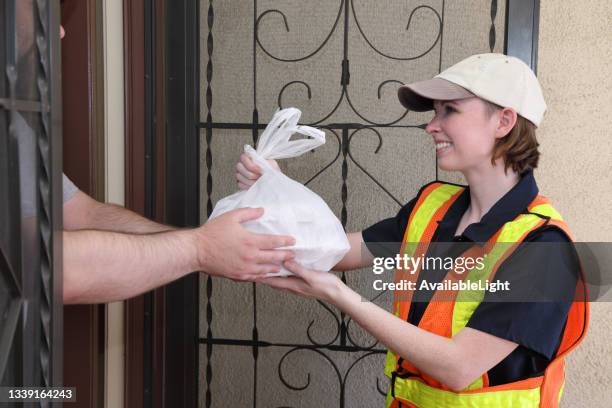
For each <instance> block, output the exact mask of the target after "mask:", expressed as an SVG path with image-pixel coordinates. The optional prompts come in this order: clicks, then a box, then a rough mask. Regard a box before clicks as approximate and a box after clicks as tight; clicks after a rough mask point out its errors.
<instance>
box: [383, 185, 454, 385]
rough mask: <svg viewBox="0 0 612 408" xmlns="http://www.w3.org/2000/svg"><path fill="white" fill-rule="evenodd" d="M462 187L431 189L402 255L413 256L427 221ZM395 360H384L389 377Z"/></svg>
mask: <svg viewBox="0 0 612 408" xmlns="http://www.w3.org/2000/svg"><path fill="white" fill-rule="evenodd" d="M463 188H464V187H459V186H454V185H451V184H440V185H439V186H438V187H436V188H435V189H433V190H432V191H431V192H430V193H429V194H428V196H427V197H425V198H424V200H423V202H422V203H421V204H420V205H419V207H418V208H417V209H416V213H415V214H414V216H413V217H412V222H411V223H410V225H409V226H408V232H407V234H406V240H405V242H404V245H405V246H404V253H405V254H407V255H409V256H413V255H414V251H415V250H416V246H417V244H418V243H419V242H420V240H421V238H422V237H423V233H424V232H425V230H426V229H427V225H428V224H429V221H430V220H431V218H432V217H433V216H434V214H435V213H436V211H438V209H439V208H440V207H442V206H443V205H444V203H446V202H447V201H448V200H450V198H451V197H452V196H453V195H454V194H455V193H457V192H458V191H459V190H462V189H463ZM399 312H400V310H399V303H395V304H394V310H393V313H394V314H395V315H396V316H399ZM396 363H397V358H396V356H395V354H394V353H393V352H392V351H390V350H389V351H388V352H387V357H386V360H385V374H386V375H387V376H389V377H390V376H391V373H392V372H393V371H395V368H396Z"/></svg>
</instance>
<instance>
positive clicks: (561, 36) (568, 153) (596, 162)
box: [537, 0, 612, 408]
mask: <svg viewBox="0 0 612 408" xmlns="http://www.w3.org/2000/svg"><path fill="white" fill-rule="evenodd" d="M611 49H612V8H611V7H610V2H609V1H607V0H588V1H577V0H572V1H543V2H541V11H540V38H539V51H538V52H539V63H538V76H539V78H540V81H541V83H542V86H543V90H544V95H545V96H546V100H547V102H548V112H547V114H546V117H545V119H544V122H543V124H542V126H541V129H540V130H539V140H540V143H541V146H542V153H543V156H542V161H541V165H540V168H539V170H538V171H537V178H538V181H539V184H540V189H541V190H542V191H543V192H545V193H546V194H547V195H549V196H550V197H551V198H552V199H553V200H554V202H555V203H556V206H557V207H558V208H559V210H560V211H562V213H563V215H564V217H565V218H566V219H567V220H568V222H569V223H570V225H571V226H572V228H573V230H574V232H575V233H576V235H577V237H578V239H579V240H580V241H585V242H599V241H602V242H611V241H612V223H611V222H610V219H612V204H610V203H611V202H612V143H611V142H610V128H611V125H612V119H611V115H610V107H611V106H612V79H611V77H610V74H611V72H612V71H611V68H610V67H612V51H611ZM611 315H612V303H593V305H592V316H591V325H590V329H589V333H588V335H587V337H586V340H585V341H584V343H583V344H582V345H581V347H580V348H579V349H578V350H577V351H576V352H575V353H574V354H573V355H572V356H571V358H570V359H569V363H568V365H569V367H568V370H567V378H568V379H567V384H566V394H565V397H564V399H563V401H562V406H563V407H602V408H603V407H609V406H610V404H611V402H610V401H612V388H610V381H611V380H612V368H611V367H612V342H610V339H609V336H610V333H612V319H610V316H611Z"/></svg>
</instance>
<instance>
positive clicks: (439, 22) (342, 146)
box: [199, 0, 497, 408]
mask: <svg viewBox="0 0 612 408" xmlns="http://www.w3.org/2000/svg"><path fill="white" fill-rule="evenodd" d="M355 1H356V0H341V1H339V2H338V3H333V4H338V11H337V12H335V9H334V8H333V6H329V7H330V9H331V10H330V16H329V18H330V20H331V18H333V24H331V27H329V30H326V31H323V32H322V33H321V37H320V38H322V40H321V41H320V42H319V40H318V39H317V43H316V44H315V45H314V48H312V49H309V50H308V51H307V52H305V53H304V54H303V55H299V56H296V57H293V56H287V55H279V54H278V53H276V52H275V51H274V50H273V49H272V47H271V46H270V44H267V43H266V38H270V37H266V36H264V35H263V30H264V29H266V28H270V27H271V24H282V25H283V26H284V30H285V31H286V32H287V33H289V32H291V29H292V25H291V19H290V18H289V16H288V15H287V14H285V12H283V11H282V10H281V8H280V7H278V6H275V8H271V9H267V10H263V11H261V12H260V11H258V8H257V0H254V2H253V37H252V40H253V49H252V51H253V55H252V57H253V111H252V122H251V123H215V122H214V121H213V119H212V114H211V113H210V112H211V105H212V88H211V78H212V62H211V61H212V57H213V56H212V30H211V28H212V22H213V13H212V1H209V13H208V38H207V43H206V44H207V49H208V59H209V60H208V64H207V66H206V71H205V72H206V105H207V107H208V116H207V118H206V122H205V123H200V124H199V126H200V127H201V128H205V129H206V130H207V132H206V141H207V150H206V161H205V163H206V165H207V168H208V171H209V172H208V174H209V176H208V177H207V179H206V185H207V194H208V202H207V204H209V206H208V207H209V208H211V202H210V197H211V195H212V179H210V170H211V163H212V160H211V157H210V156H211V155H212V151H210V141H211V136H212V132H213V130H214V129H236V130H251V131H252V135H253V142H256V141H257V138H258V134H259V133H258V132H259V131H260V130H262V129H263V128H265V124H262V123H259V106H258V104H261V101H260V100H259V99H258V94H257V86H258V63H257V61H258V58H264V59H270V60H272V62H273V63H275V64H276V63H283V64H285V65H283V66H285V67H286V66H288V65H287V64H289V65H290V64H296V63H299V62H302V61H305V60H307V59H309V58H313V57H314V56H316V55H320V54H321V52H322V50H324V49H325V48H326V47H327V46H329V44H330V43H331V42H332V38H333V37H334V34H335V33H338V31H341V35H342V36H343V38H342V41H343V44H342V51H341V52H340V53H339V54H338V56H337V67H338V69H339V72H338V74H339V77H340V78H339V79H340V80H339V84H338V88H337V93H336V95H334V96H333V97H331V98H330V100H329V103H330V106H331V110H329V111H327V106H326V107H325V110H324V112H325V113H323V114H319V115H318V117H316V118H314V119H313V120H311V121H310V122H309V123H304V124H306V125H310V126H318V127H320V128H322V129H324V130H325V131H326V133H327V134H328V136H329V138H328V139H329V140H334V139H335V141H336V142H337V143H338V146H337V151H335V154H334V155H333V156H334V157H333V158H332V159H331V160H330V161H329V162H325V163H324V164H323V166H322V168H320V169H319V170H317V171H316V173H315V174H314V175H312V176H311V177H310V178H308V180H307V181H306V182H305V183H304V184H306V185H308V184H311V183H312V182H313V180H315V179H317V178H318V177H320V176H321V175H322V174H324V173H325V172H326V171H327V170H328V169H329V168H330V167H331V166H332V165H334V164H335V163H337V162H338V161H339V160H340V161H341V180H339V186H338V187H339V189H338V193H339V195H340V199H341V203H342V207H341V211H340V220H341V222H342V225H343V226H344V227H346V225H347V220H348V216H349V202H348V197H349V194H348V190H349V185H348V183H347V179H348V172H349V163H353V164H355V166H356V167H357V169H359V171H361V172H363V173H364V174H365V176H366V177H367V179H368V180H370V181H371V182H372V183H374V185H375V186H376V187H375V188H377V189H380V191H382V192H383V193H384V194H386V195H387V196H388V197H390V198H391V199H392V200H393V201H394V202H395V203H396V204H397V205H398V206H401V205H402V200H401V199H400V198H399V197H397V196H396V195H395V194H393V193H392V192H391V191H390V190H389V189H388V188H386V187H385V186H384V185H383V183H382V182H381V181H380V180H378V179H377V178H376V177H375V176H374V175H373V174H372V173H371V172H370V171H369V170H368V169H367V168H366V165H365V164H364V163H363V162H360V160H359V159H358V158H359V156H358V155H356V154H355V153H356V152H355V151H354V149H355V147H354V145H353V146H351V143H353V142H354V138H355V137H365V133H366V132H362V131H363V130H367V131H368V132H367V133H369V134H370V136H374V137H375V138H376V141H375V142H376V143H375V147H373V150H372V151H371V152H368V153H369V154H374V155H376V154H378V153H379V152H380V151H381V149H382V148H383V147H384V142H385V137H384V135H383V133H384V132H383V130H384V129H389V128H401V129H424V128H425V124H422V123H420V124H419V123H417V124H408V123H406V120H405V119H406V118H407V115H408V111H406V110H402V111H401V113H400V114H399V115H398V114H397V112H400V109H401V108H400V107H399V105H397V106H398V108H397V109H398V110H397V112H395V113H392V116H393V117H392V118H391V119H388V118H385V119H384V120H380V119H379V118H372V117H369V116H368V115H366V114H364V113H363V112H360V111H359V109H358V106H359V104H358V103H356V102H359V101H356V100H354V98H352V97H351V92H350V90H351V86H350V76H351V75H350V74H351V71H350V68H351V65H350V62H351V61H350V60H349V26H350V27H353V29H356V30H357V31H358V32H359V35H360V37H362V38H363V40H364V41H365V43H366V44H367V45H366V46H365V47H366V49H368V50H369V49H371V50H372V51H373V52H374V53H375V54H376V56H377V57H378V56H380V57H382V58H386V59H388V60H390V61H414V60H417V59H419V58H422V57H425V56H426V55H428V54H430V53H431V52H434V51H435V50H437V49H439V61H438V70H441V69H442V47H443V41H444V18H445V16H444V11H445V0H441V4H440V7H439V8H436V7H432V6H429V5H425V4H422V5H414V6H413V7H412V8H411V10H410V12H409V14H407V23H406V25H405V26H403V23H402V26H401V27H400V28H399V29H400V30H405V32H408V35H409V36H410V35H412V33H413V32H414V31H415V29H414V27H415V22H416V21H417V20H418V19H419V18H424V17H426V18H428V19H429V20H433V23H432V25H431V26H430V29H429V30H428V33H427V34H426V36H427V38H424V39H423V40H422V42H421V44H422V48H419V49H418V50H415V49H412V50H408V51H407V52H405V53H406V55H395V54H394V53H391V52H388V51H387V50H382V49H380V47H378V46H377V45H376V43H375V40H373V37H372V36H371V35H370V34H371V33H368V32H367V30H366V29H367V25H366V24H364V23H365V22H366V20H365V18H366V17H365V15H363V14H362V13H360V10H359V7H358V6H357V5H355ZM331 13H334V14H333V15H332V14H331ZM496 15H497V1H496V0H492V2H491V28H490V30H489V33H488V34H489V46H490V49H491V50H493V48H494V47H495V25H494V22H495V18H496ZM279 20H282V22H280V21H279ZM353 23H354V24H353ZM276 28H278V26H277V27H276ZM282 29H283V28H282V27H281V30H282ZM335 40H336V39H335V37H334V38H333V41H335ZM435 52H437V51H435ZM334 64H335V63H334ZM278 85H279V86H280V88H279V92H278V94H277V95H276V98H275V99H276V101H275V102H276V104H277V105H278V107H279V108H283V107H285V105H284V104H285V103H286V101H287V98H288V95H287V94H288V93H289V92H291V93H292V92H293V91H295V92H297V93H298V95H299V97H300V98H304V99H307V100H309V101H310V100H313V98H316V96H317V88H316V83H315V82H308V81H307V80H306V79H304V78H299V77H298V78H292V80H290V81H288V82H286V83H281V84H278ZM401 85H402V82H401V81H400V80H399V79H397V78H392V79H385V80H382V81H381V82H380V83H379V84H378V86H377V87H376V97H377V100H378V101H380V103H382V102H383V101H384V99H386V97H387V95H391V94H393V97H394V98H395V95H394V93H393V92H391V90H392V89H393V88H397V87H399V86H401ZM334 92H335V90H334ZM336 97H337V99H336ZM266 103H267V104H270V103H272V102H271V101H266ZM343 103H344V104H346V106H342V107H343V108H346V111H348V112H350V113H351V116H352V115H353V114H354V115H355V116H354V117H355V120H356V121H360V122H361V123H349V122H347V121H346V118H342V119H343V120H344V121H340V120H338V121H335V119H334V118H335V116H334V115H335V114H336V113H337V112H339V111H340V107H341V105H342V104H343ZM342 111H343V112H344V111H345V110H344V109H343V110H342ZM432 165H433V163H432ZM351 171H353V170H352V168H351ZM436 178H437V166H436ZM209 212H210V211H209ZM341 278H342V280H343V281H344V282H346V275H345V274H344V273H342V275H341ZM385 293H386V292H381V293H378V294H376V295H375V296H374V297H373V298H372V299H370V301H372V302H375V301H376V300H377V299H379V298H380V296H382V295H383V294H385ZM211 296H212V280H211V279H210V278H208V282H207V285H206V321H207V324H208V332H207V333H206V336H207V337H206V338H203V339H200V342H201V343H203V344H206V347H207V353H206V355H207V362H206V383H207V384H206V386H207V391H206V406H207V407H209V406H211V399H210V384H211V382H210V379H211V377H212V368H211V365H210V357H211V350H212V345H213V344H224V345H235V346H243V347H247V346H248V347H251V348H252V351H253V368H254V370H253V372H254V376H255V377H257V375H258V357H259V350H260V349H261V348H263V347H281V348H282V347H287V348H289V350H288V351H286V352H284V354H282V356H281V357H280V360H279V362H278V376H279V379H280V381H281V382H282V384H283V385H284V386H285V387H286V388H287V389H289V390H292V391H299V392H302V391H305V390H307V389H308V387H309V386H311V384H312V378H313V375H314V373H312V372H306V374H305V378H299V379H295V378H290V376H289V374H288V372H287V367H288V364H289V360H290V359H292V358H294V357H295V356H296V353H300V352H304V353H314V354H313V356H314V357H315V358H321V359H323V360H324V361H325V362H326V364H325V366H327V365H329V366H331V368H332V372H333V376H334V377H335V378H336V379H337V381H338V386H339V388H340V391H339V392H340V394H339V398H338V405H339V406H340V407H344V406H346V401H345V400H346V388H347V384H348V380H349V379H351V378H353V377H352V376H353V375H354V372H355V371H356V369H355V367H357V365H358V364H360V363H362V362H363V361H364V360H365V359H367V358H371V357H372V356H380V355H381V354H383V353H385V350H384V349H383V348H379V346H380V344H379V342H378V341H377V340H376V339H375V338H373V339H372V340H371V341H370V340H367V339H366V340H360V339H358V338H357V336H355V334H354V327H355V325H354V324H352V323H353V321H352V319H351V318H350V317H349V316H346V315H345V314H344V313H342V312H338V311H336V310H334V309H332V308H331V307H329V306H328V305H326V304H325V303H323V302H318V304H319V305H320V306H321V307H323V309H324V310H325V313H327V314H329V315H330V316H331V318H332V319H333V323H331V324H330V325H329V329H328V326H325V333H329V336H327V335H325V336H322V337H325V338H324V339H321V338H315V337H316V336H315V335H314V334H313V331H314V328H315V327H317V328H318V327H319V326H317V325H318V324H321V322H318V321H317V320H315V319H312V320H309V322H308V324H307V325H306V327H303V328H301V329H300V330H304V340H303V341H301V342H299V343H303V344H283V343H270V342H266V341H264V340H262V339H261V338H265V334H264V333H261V332H260V331H259V329H258V327H257V291H256V290H255V288H253V308H254V310H253V327H252V338H250V339H240V340H238V339H216V338H214V337H213V333H212V331H211V330H210V327H211V320H212V308H211V302H210V297H211ZM352 333H353V334H352ZM360 342H364V343H367V344H360ZM328 350H329V351H339V352H347V353H358V354H357V358H356V360H355V361H353V362H352V363H351V364H350V365H349V367H348V368H347V369H346V370H345V371H344V372H342V370H340V368H339V366H338V364H336V361H335V360H334V359H333V358H332V357H331V356H330V355H328V353H327V351H328ZM298 368H300V367H298ZM376 374H377V377H376V384H375V391H376V392H377V393H379V394H381V395H383V396H384V395H385V391H384V389H385V388H386V386H385V385H384V383H383V381H381V380H380V378H379V377H378V373H376ZM259 387H261V386H259ZM257 388H258V382H257V379H256V378H255V379H254V381H253V395H254V401H253V406H254V407H255V406H256V405H257V391H258V390H257ZM332 405H335V402H334V403H333V404H332ZM282 408H284V407H282Z"/></svg>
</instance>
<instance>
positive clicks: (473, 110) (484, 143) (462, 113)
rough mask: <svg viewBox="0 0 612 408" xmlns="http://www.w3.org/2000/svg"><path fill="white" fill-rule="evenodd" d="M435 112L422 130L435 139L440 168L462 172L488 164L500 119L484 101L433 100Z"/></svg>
mask: <svg viewBox="0 0 612 408" xmlns="http://www.w3.org/2000/svg"><path fill="white" fill-rule="evenodd" d="M434 111H435V115H434V117H433V119H432V120H431V121H430V122H429V124H428V125H427V127H426V128H425V130H426V132H427V133H429V134H430V135H431V136H432V137H433V139H434V143H435V144H436V156H437V157H438V166H439V167H440V168H441V169H442V170H448V171H461V172H465V171H469V170H471V169H477V168H479V167H482V166H487V167H490V166H491V157H492V155H493V147H494V145H495V140H496V137H495V134H496V129H497V126H498V124H499V118H498V117H497V115H496V114H491V113H490V112H489V110H488V107H487V104H486V103H485V102H484V101H483V100H481V99H480V98H477V97H473V98H467V99H459V100H454V101H434Z"/></svg>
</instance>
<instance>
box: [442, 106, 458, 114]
mask: <svg viewBox="0 0 612 408" xmlns="http://www.w3.org/2000/svg"><path fill="white" fill-rule="evenodd" d="M453 112H457V111H456V110H455V108H453V107H451V106H448V105H446V106H445V107H444V113H447V114H448V113H453Z"/></svg>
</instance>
